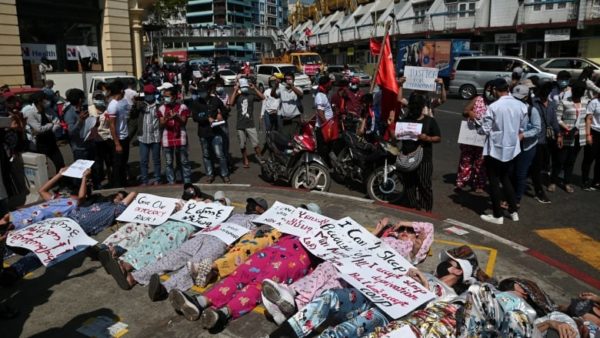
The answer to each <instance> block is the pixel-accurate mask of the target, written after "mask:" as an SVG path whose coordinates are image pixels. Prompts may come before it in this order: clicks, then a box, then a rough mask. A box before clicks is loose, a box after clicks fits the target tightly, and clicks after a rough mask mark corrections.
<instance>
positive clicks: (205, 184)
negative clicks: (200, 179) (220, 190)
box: [196, 183, 252, 188]
mask: <svg viewBox="0 0 600 338" xmlns="http://www.w3.org/2000/svg"><path fill="white" fill-rule="evenodd" d="M196 185H199V186H201V187H203V188H210V187H242V188H248V187H251V186H252V184H242V183H228V184H227V183H196Z"/></svg>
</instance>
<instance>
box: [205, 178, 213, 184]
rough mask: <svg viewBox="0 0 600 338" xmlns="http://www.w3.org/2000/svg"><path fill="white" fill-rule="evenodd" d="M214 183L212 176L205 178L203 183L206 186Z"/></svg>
mask: <svg viewBox="0 0 600 338" xmlns="http://www.w3.org/2000/svg"><path fill="white" fill-rule="evenodd" d="M214 181H215V177H214V176H207V177H206V180H205V182H206V183H208V184H211V183H212V182H214Z"/></svg>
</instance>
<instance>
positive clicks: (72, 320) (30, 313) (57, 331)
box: [0, 185, 599, 338]
mask: <svg viewBox="0 0 600 338" xmlns="http://www.w3.org/2000/svg"><path fill="white" fill-rule="evenodd" d="M199 186H200V187H201V189H202V191H203V192H204V193H207V194H213V193H214V192H215V191H217V190H223V191H225V193H226V194H227V196H228V197H229V198H230V199H231V200H232V202H233V204H234V206H235V207H236V212H243V207H244V205H245V200H246V198H247V197H251V196H252V197H263V198H265V199H266V200H267V201H268V202H269V204H270V205H271V204H273V202H275V201H277V200H279V201H281V202H284V203H288V204H292V205H299V204H301V203H306V202H315V203H317V204H319V205H320V206H321V209H322V210H323V213H324V214H325V215H327V216H329V217H332V218H342V217H345V216H349V217H352V218H353V219H354V220H356V221H357V222H359V223H360V224H362V225H364V226H367V227H372V226H374V225H375V224H376V223H377V221H378V220H379V219H380V218H382V217H384V216H386V217H390V218H391V219H406V220H420V221H427V222H432V223H434V225H435V229H436V232H435V242H434V244H433V246H432V249H431V256H430V257H429V258H428V259H427V260H426V261H425V262H424V263H423V264H421V265H419V268H420V269H421V270H423V271H428V272H430V271H433V270H434V268H435V266H436V264H437V262H438V254H439V253H440V252H441V251H442V250H444V249H447V248H449V247H453V246H459V245H462V244H469V245H470V246H471V247H472V248H473V249H474V250H475V252H476V254H477V256H478V258H479V263H480V266H481V267H482V269H484V271H486V272H487V273H488V274H490V275H492V277H494V278H496V279H498V280H501V279H503V278H505V277H510V276H521V277H526V278H529V279H532V280H534V281H536V282H538V283H539V285H540V286H541V287H542V288H543V289H544V290H545V291H546V292H547V293H548V294H549V295H550V296H551V297H552V298H553V299H554V300H555V301H556V302H557V303H567V302H568V301H569V298H570V297H572V296H575V295H576V294H578V293H579V292H582V291H588V290H589V291H594V292H599V290H597V289H594V288H593V287H592V286H590V285H589V284H585V283H584V282H582V281H580V280H578V279H576V278H574V277H572V276H571V275H569V274H568V273H566V272H564V271H562V270H558V269H556V268H555V267H553V266H550V265H548V264H546V263H544V262H543V261H541V260H538V259H536V258H535V257H534V256H533V255H531V254H528V253H526V252H525V251H524V250H522V248H518V247H517V249H516V248H514V247H513V246H511V243H509V242H506V241H503V242H501V241H499V240H498V239H496V238H491V237H489V236H485V235H482V234H480V233H478V232H475V231H472V230H469V229H467V231H469V233H468V234H465V235H462V236H458V235H455V234H451V233H448V232H446V231H445V230H444V229H446V228H448V227H450V226H452V225H453V224H450V223H449V221H448V220H446V221H443V220H440V219H439V218H438V217H436V216H435V215H426V214H416V213H413V212H410V211H407V210H404V209H402V208H398V207H390V206H384V205H380V204H375V203H373V201H371V200H364V199H360V198H354V197H345V196H336V195H333V194H328V193H315V192H304V191H297V190H291V189H287V188H273V187H262V186H261V187H259V186H250V185H199ZM136 191H138V192H147V193H151V194H156V195H161V196H167V197H179V196H180V195H181V192H182V188H181V186H175V187H173V186H157V187H148V188H144V189H142V188H137V189H136ZM450 222H452V221H450ZM109 234H110V231H109V230H106V231H104V232H103V233H101V234H100V235H99V236H98V238H97V239H99V240H101V239H103V238H105V237H106V236H108V235H109ZM519 249H521V250H519ZM0 293H1V296H0V297H1V298H0V299H4V298H6V297H7V296H8V295H11V296H13V297H14V303H16V304H18V306H19V308H20V310H21V316H20V317H18V318H16V319H13V320H10V321H4V322H3V324H2V326H3V329H4V330H3V331H4V332H7V333H8V335H7V337H32V336H35V337H56V336H65V333H68V336H69V337H79V335H78V334H77V333H75V330H76V329H77V328H79V327H81V325H82V324H83V323H84V322H85V321H87V320H89V319H91V318H94V317H97V316H101V315H106V316H118V317H119V318H120V319H121V321H123V322H124V323H126V324H128V325H129V327H128V329H129V332H128V333H127V334H126V335H125V336H124V337H248V338H250V337H261V336H264V335H266V334H268V333H269V332H271V331H272V330H273V329H274V328H275V325H274V324H273V323H270V322H268V321H266V320H265V319H264V316H263V315H262V314H261V313H262V312H261V311H260V308H259V309H258V310H256V311H254V312H253V313H251V314H248V315H247V316H244V317H242V318H241V319H239V320H237V321H234V322H232V323H231V324H230V325H229V327H228V328H227V329H226V330H225V331H224V332H221V333H219V334H217V335H214V334H210V333H208V332H205V331H203V330H202V329H200V328H199V326H198V324H197V323H195V322H187V321H186V320H185V319H183V317H181V316H178V315H176V314H175V313H174V312H173V310H172V308H171V306H170V305H169V304H168V302H157V303H152V302H150V300H149V299H148V296H147V289H146V288H145V287H140V286H136V287H134V288H133V289H132V290H131V291H123V290H121V289H120V288H119V287H118V286H117V285H116V283H115V282H114V280H113V278H112V277H111V276H109V275H107V274H106V273H105V271H104V269H103V268H102V267H101V266H100V264H99V262H93V261H91V260H90V259H89V258H86V257H85V256H83V255H78V256H76V257H74V258H72V259H71V260H69V261H67V262H65V263H62V264H59V265H58V266H56V267H54V268H52V269H50V270H48V271H46V272H44V269H40V270H38V271H36V272H34V273H33V274H32V276H28V277H27V280H26V281H24V282H22V283H21V284H20V285H18V286H17V287H16V288H15V289H14V290H6V289H0ZM81 337H84V336H81Z"/></svg>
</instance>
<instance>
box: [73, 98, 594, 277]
mask: <svg viewBox="0 0 600 338" xmlns="http://www.w3.org/2000/svg"><path fill="white" fill-rule="evenodd" d="M363 90H365V89H363ZM466 103H467V101H464V100H461V99H459V98H450V99H449V100H448V101H447V102H446V103H445V104H444V105H442V106H440V107H439V108H437V109H436V119H437V121H438V124H439V125H440V128H441V132H442V142H441V143H439V144H437V145H435V146H434V159H433V161H434V174H433V187H434V188H433V189H434V208H433V214H435V215H436V217H437V218H438V219H454V220H458V221H460V222H463V223H467V224H470V225H473V226H476V227H478V228H481V229H484V230H487V231H489V232H491V233H493V234H497V235H499V236H501V237H504V238H507V239H509V240H511V241H514V242H516V243H518V244H521V245H523V246H525V247H527V248H530V249H533V250H536V251H538V252H539V253H541V254H542V255H545V256H547V258H549V260H553V261H554V262H555V265H561V264H562V266H563V268H564V267H567V268H571V269H573V271H574V273H575V274H579V273H583V275H587V276H588V277H592V278H596V279H600V227H599V226H598V219H600V209H599V208H598V204H599V201H600V191H595V192H587V191H583V190H581V189H580V188H579V186H577V187H576V190H575V193H573V194H567V193H566V192H565V191H563V190H561V189H557V191H556V192H555V193H548V196H549V197H550V199H551V200H552V203H551V204H540V203H538V202H537V201H536V200H535V199H533V197H532V195H531V191H529V192H528V193H527V194H526V196H525V197H524V198H523V200H522V202H521V209H520V211H519V216H520V219H521V220H520V221H519V222H512V221H510V220H509V219H505V223H504V225H493V224H489V223H486V222H483V221H481V220H480V218H479V215H480V214H481V213H483V212H485V211H487V212H490V210H491V209H490V203H489V197H488V195H487V194H475V193H474V192H461V193H457V192H455V191H454V183H455V180H456V171H457V166H458V159H459V147H458V144H457V139H458V131H459V127H460V121H461V120H462V116H461V113H462V111H463V108H464V106H465V105H466ZM303 105H304V112H305V115H306V116H310V115H312V112H313V111H314V109H313V97H312V95H311V94H306V95H305V96H304V99H303ZM254 111H255V121H256V125H257V127H258V126H259V123H258V116H259V114H260V113H259V112H260V104H259V103H257V104H256V105H255V109H254ZM229 125H230V143H231V147H230V151H231V153H232V156H233V158H234V162H235V167H236V169H235V170H234V172H233V173H232V174H231V181H232V183H248V184H252V185H270V184H269V183H268V182H265V181H264V180H262V179H261V178H260V177H259V174H260V166H259V164H258V163H257V162H256V161H255V160H254V158H253V157H251V158H250V161H251V163H250V168H243V167H242V165H241V159H240V156H241V155H240V154H241V153H240V150H239V149H238V148H239V146H238V144H239V143H238V141H237V137H236V133H235V129H234V128H235V108H234V109H233V111H232V114H231V118H230V121H229ZM187 127H188V135H189V144H190V148H189V153H190V160H191V161H192V170H193V182H202V178H203V175H204V168H203V164H202V150H201V146H200V142H199V140H198V138H197V136H196V135H197V134H196V130H197V128H196V123H194V122H193V121H192V120H191V119H190V120H189V121H188V126H187ZM259 134H260V138H261V143H262V142H263V139H264V132H262V133H260V132H259ZM62 150H63V154H64V155H65V160H66V161H67V163H70V161H71V158H72V157H71V154H70V151H69V150H70V149H69V147H68V146H65V147H62ZM582 157H583V152H581V153H580V154H579V158H578V162H577V165H576V167H575V170H574V176H575V178H574V179H575V184H576V185H578V184H579V180H580V178H579V175H580V173H581V170H580V168H581V158H582ZM129 164H130V170H131V175H132V177H135V176H136V175H137V174H138V173H139V148H138V147H136V146H135V143H134V146H133V147H132V148H131V153H130V161H129ZM163 168H164V161H163ZM163 175H164V171H163ZM215 183H220V180H219V178H217V180H216V181H215ZM530 190H531V189H530ZM330 192H333V193H338V194H343V195H349V196H355V197H366V192H365V190H364V189H362V187H356V186H352V187H348V186H345V185H342V184H339V183H337V182H335V181H333V183H332V186H331V189H330Z"/></svg>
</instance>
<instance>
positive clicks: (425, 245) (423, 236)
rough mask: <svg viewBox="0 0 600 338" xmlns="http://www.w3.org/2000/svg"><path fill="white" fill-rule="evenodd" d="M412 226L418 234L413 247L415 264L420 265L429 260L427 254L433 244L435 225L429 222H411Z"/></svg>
mask: <svg viewBox="0 0 600 338" xmlns="http://www.w3.org/2000/svg"><path fill="white" fill-rule="evenodd" d="M410 225H411V226H412V227H413V228H414V229H415V230H416V231H417V232H418V234H417V238H416V240H415V243H414V245H413V250H412V255H413V258H414V259H413V262H412V263H413V264H419V263H421V262H422V261H424V260H425V258H427V253H428V252H429V249H430V248H431V244H433V233H434V229H433V224H431V223H428V222H410Z"/></svg>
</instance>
